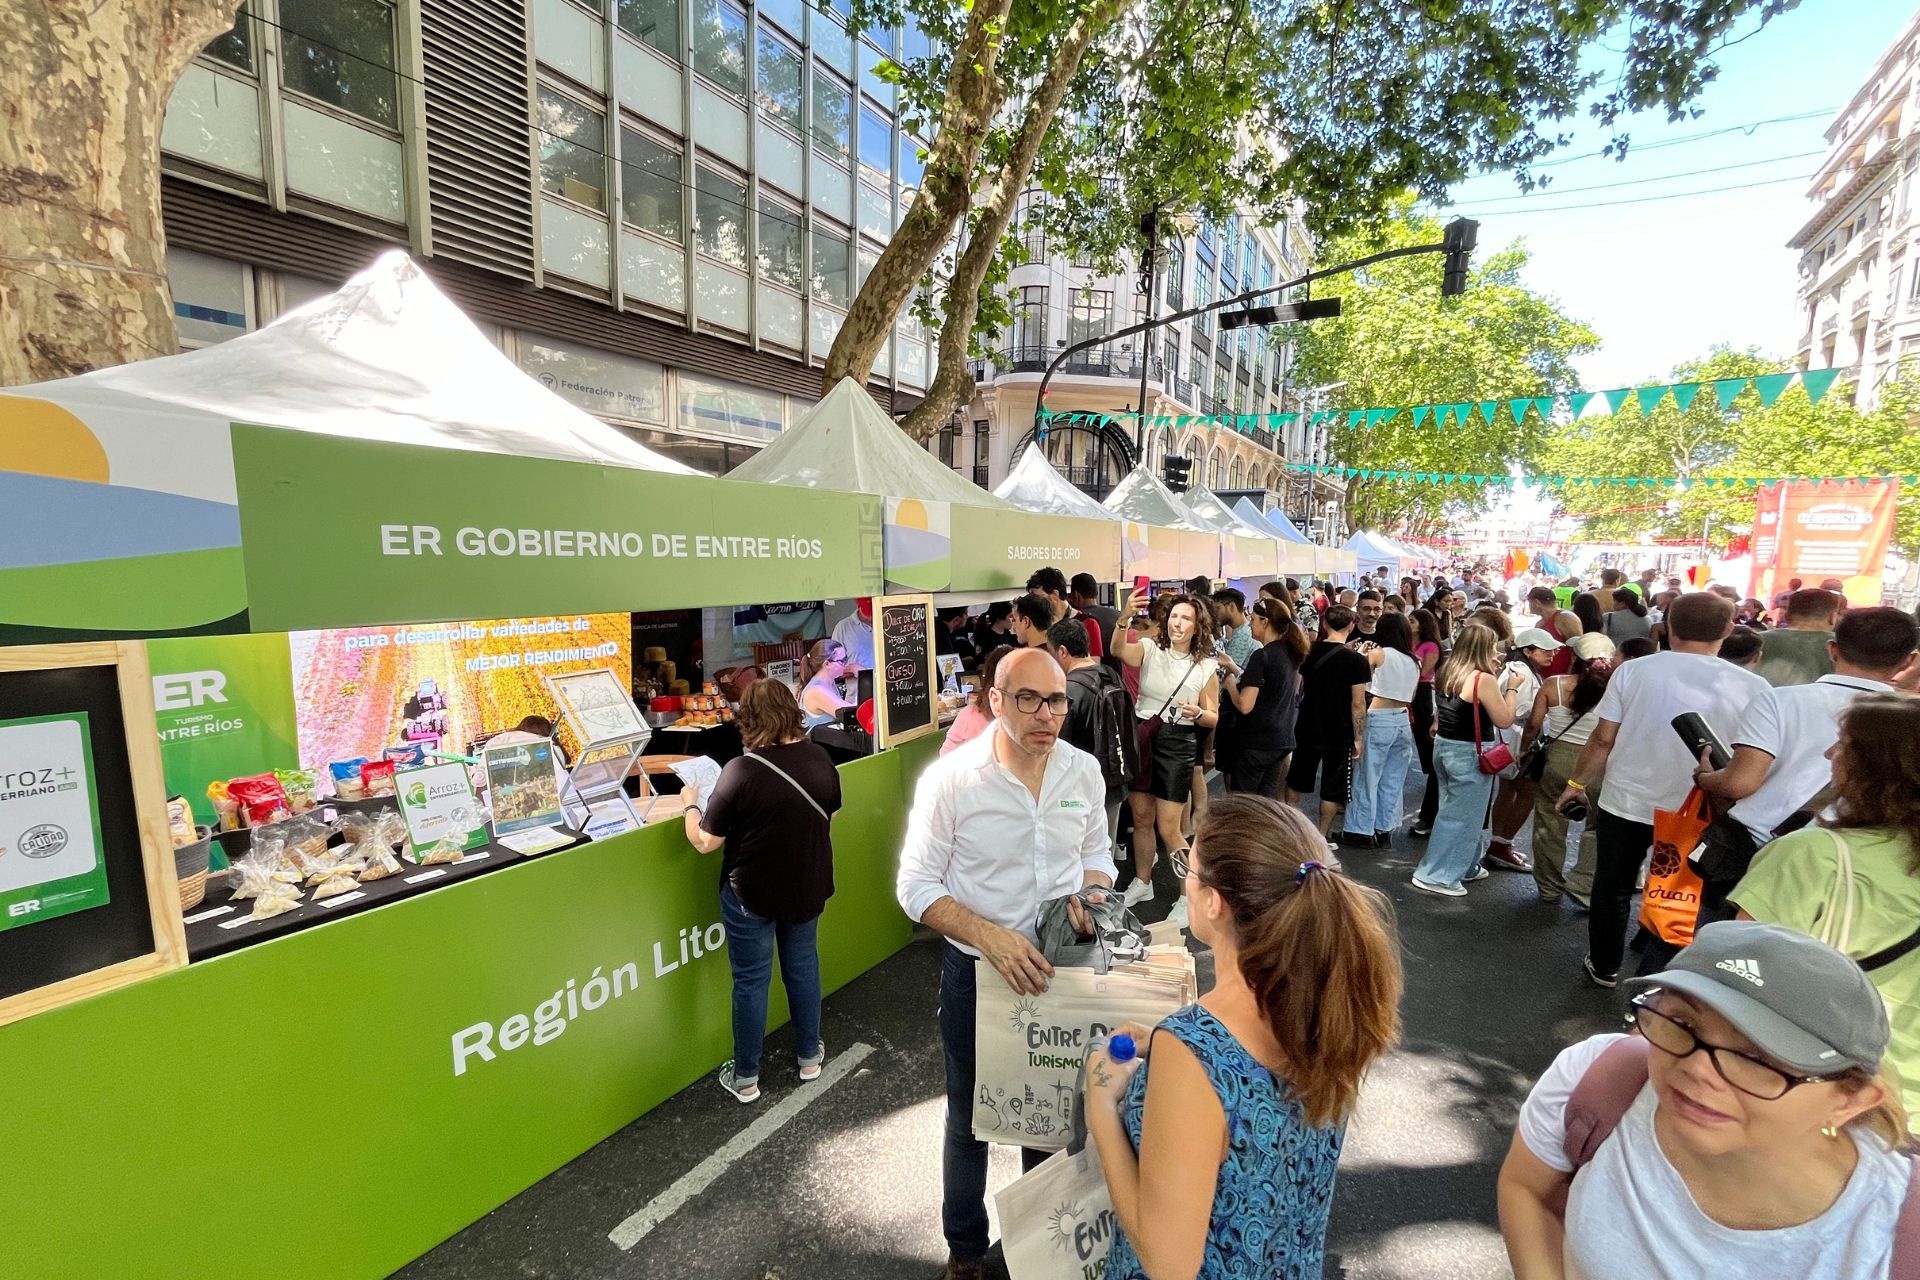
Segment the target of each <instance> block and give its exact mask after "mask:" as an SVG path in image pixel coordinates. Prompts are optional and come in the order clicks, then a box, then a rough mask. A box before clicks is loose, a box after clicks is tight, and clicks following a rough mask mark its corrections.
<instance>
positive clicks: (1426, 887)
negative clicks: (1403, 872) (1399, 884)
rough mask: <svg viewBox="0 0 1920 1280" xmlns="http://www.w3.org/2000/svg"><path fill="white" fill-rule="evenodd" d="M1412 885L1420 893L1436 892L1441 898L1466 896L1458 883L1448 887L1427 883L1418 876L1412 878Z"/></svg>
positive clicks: (1465, 892)
mask: <svg viewBox="0 0 1920 1280" xmlns="http://www.w3.org/2000/svg"><path fill="white" fill-rule="evenodd" d="M1413 887H1414V888H1416V889H1418V890H1420V891H1421V892H1422V893H1437V894H1439V895H1440V896H1441V897H1443V898H1464V897H1466V896H1467V891H1466V890H1465V889H1462V888H1460V887H1459V886H1458V885H1455V886H1453V887H1451V888H1449V887H1448V886H1446V885H1444V884H1428V883H1427V882H1426V881H1425V880H1422V879H1421V878H1420V877H1419V876H1415V877H1414V878H1413Z"/></svg>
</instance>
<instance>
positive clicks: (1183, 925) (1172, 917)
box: [1167, 898, 1190, 933]
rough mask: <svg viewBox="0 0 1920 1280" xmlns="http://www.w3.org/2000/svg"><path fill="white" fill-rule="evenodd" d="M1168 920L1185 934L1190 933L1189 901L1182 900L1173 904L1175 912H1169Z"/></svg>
mask: <svg viewBox="0 0 1920 1280" xmlns="http://www.w3.org/2000/svg"><path fill="white" fill-rule="evenodd" d="M1167 920H1168V921H1169V922H1170V923H1172V924H1175V925H1178V926H1179V927H1180V930H1181V931H1182V932H1183V933H1184V932H1189V931H1190V927H1189V926H1188V924H1187V900H1186V899H1185V898H1181V899H1180V901H1178V902H1176V903H1174V904H1173V910H1171V911H1169V912H1167Z"/></svg>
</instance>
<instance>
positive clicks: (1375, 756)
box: [1345, 707, 1413, 836]
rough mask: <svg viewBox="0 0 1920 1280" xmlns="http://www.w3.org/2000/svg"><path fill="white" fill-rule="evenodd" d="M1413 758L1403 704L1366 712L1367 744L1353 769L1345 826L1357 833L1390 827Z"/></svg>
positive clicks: (1395, 818)
mask: <svg viewBox="0 0 1920 1280" xmlns="http://www.w3.org/2000/svg"><path fill="white" fill-rule="evenodd" d="M1412 762H1413V723H1412V721H1410V720H1408V719H1407V711H1406V708H1405V707H1383V708H1381V709H1380V710H1378V711H1369V712H1367V746H1366V750H1365V751H1363V752H1362V753H1361V755H1360V764H1359V767H1358V768H1357V769H1356V770H1355V771H1354V773H1355V776H1354V779H1353V796H1352V798H1351V799H1349V800H1348V801H1347V820H1346V824H1345V828H1346V830H1348V831H1351V832H1353V834H1355V835H1357V836H1364V835H1371V834H1373V833H1374V832H1375V831H1394V830H1397V829H1398V828H1399V826H1400V801H1401V796H1402V794H1403V793H1404V792H1405V791H1406V788H1407V770H1408V769H1409V768H1410V767H1411V766H1412Z"/></svg>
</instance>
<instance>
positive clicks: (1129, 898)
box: [1120, 880, 1153, 907]
mask: <svg viewBox="0 0 1920 1280" xmlns="http://www.w3.org/2000/svg"><path fill="white" fill-rule="evenodd" d="M1120 901H1121V902H1122V903H1124V904H1125V905H1126V906H1129V907H1137V906H1139V905H1140V904H1141V903H1143V902H1151V901H1153V881H1151V880H1135V881H1134V882H1133V883H1132V884H1130V885H1128V886H1127V891H1126V892H1125V893H1123V894H1121V895H1120Z"/></svg>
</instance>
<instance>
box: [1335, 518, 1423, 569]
mask: <svg viewBox="0 0 1920 1280" xmlns="http://www.w3.org/2000/svg"><path fill="white" fill-rule="evenodd" d="M1340 549H1341V550H1342V551H1351V552H1353V554H1354V556H1355V557H1356V558H1357V560H1358V561H1359V563H1358V566H1357V567H1358V570H1359V571H1360V572H1361V573H1371V572H1373V571H1374V570H1375V569H1377V568H1379V567H1380V566H1382V565H1385V566H1386V567H1387V569H1388V570H1389V571H1391V572H1393V573H1395V574H1406V573H1410V572H1412V570H1413V567H1414V565H1416V564H1419V563H1422V562H1424V561H1425V560H1426V558H1427V557H1426V556H1424V555H1422V554H1420V553H1419V552H1416V551H1410V550H1408V549H1407V548H1405V547H1403V546H1401V545H1399V544H1398V543H1396V542H1394V541H1393V540H1392V539H1391V538H1388V537H1386V536H1385V535H1383V534H1378V533H1369V532H1367V531H1366V530H1364V529H1362V530H1360V531H1359V532H1357V533H1355V534H1354V535H1353V536H1352V537H1351V538H1348V539H1347V540H1346V541H1345V542H1344V543H1342V544H1341V547H1340Z"/></svg>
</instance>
